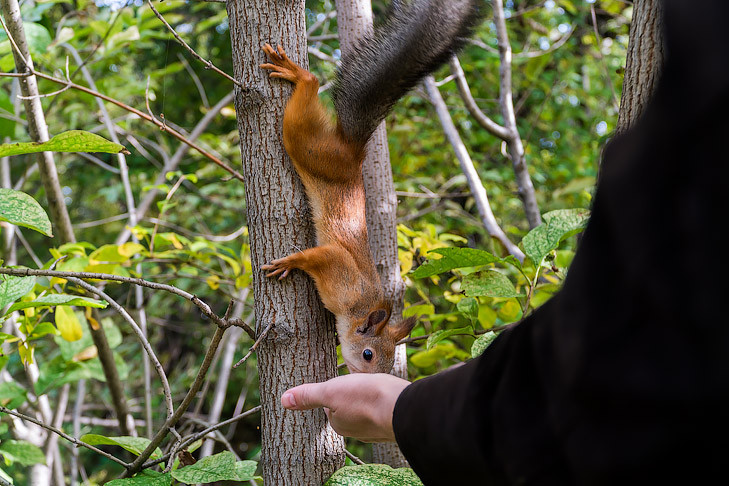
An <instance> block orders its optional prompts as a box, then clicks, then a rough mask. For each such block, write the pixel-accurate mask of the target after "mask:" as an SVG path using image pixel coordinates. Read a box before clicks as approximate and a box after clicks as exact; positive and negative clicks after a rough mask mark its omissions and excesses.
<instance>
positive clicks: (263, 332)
mask: <svg viewBox="0 0 729 486" xmlns="http://www.w3.org/2000/svg"><path fill="white" fill-rule="evenodd" d="M271 328H273V321H272V322H270V323H269V324H268V325H267V326H266V328H265V329H264V330H263V331H262V332H261V335H260V336H258V339H256V342H255V343H253V346H251V349H249V350H248V352H247V353H246V355H245V356H243V357H242V358H241V359H240V361H238V362H237V363H236V364H234V365H233V368H237V367H238V366H240V365H242V364H243V363H245V362H246V361H247V360H248V358H250V357H251V354H252V353H253V351H255V350H256V348H257V347H258V345H259V344H261V341H263V338H265V337H266V334H268V331H270V330H271Z"/></svg>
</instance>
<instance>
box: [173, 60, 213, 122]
mask: <svg viewBox="0 0 729 486" xmlns="http://www.w3.org/2000/svg"><path fill="white" fill-rule="evenodd" d="M177 59H179V60H180V62H181V63H182V66H183V67H184V68H185V71H187V74H189V75H190V77H191V78H192V82H193V83H195V87H196V88H197V92H198V93H200V99H201V100H202V104H203V106H204V107H205V109H206V110H209V109H210V103H209V102H208V95H207V94H206V93H205V86H203V84H202V81H200V77H199V76H198V75H197V73H196V72H195V70H194V69H192V66H190V63H189V62H187V59H185V56H183V55H182V54H180V53H179V52H178V53H177Z"/></svg>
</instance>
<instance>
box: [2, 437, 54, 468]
mask: <svg viewBox="0 0 729 486" xmlns="http://www.w3.org/2000/svg"><path fill="white" fill-rule="evenodd" d="M0 454H2V455H3V457H5V460H7V461H10V462H17V463H18V464H22V465H23V466H32V465H33V464H45V463H46V455H45V454H44V453H43V451H42V450H41V448H40V447H38V446H35V445H33V444H31V443H30V442H26V441H24V440H4V441H3V442H2V444H0Z"/></svg>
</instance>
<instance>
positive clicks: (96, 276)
mask: <svg viewBox="0 0 729 486" xmlns="http://www.w3.org/2000/svg"><path fill="white" fill-rule="evenodd" d="M0 274H5V275H14V276H16V277H28V276H31V275H33V276H41V277H60V278H77V279H92V280H111V281H114V282H124V283H130V284H134V285H139V286H141V287H147V288H150V289H154V290H164V291H165V292H169V293H171V294H175V295H178V296H180V297H183V298H185V299H187V300H189V301H191V302H192V303H193V304H195V305H196V306H197V307H198V308H199V309H200V310H201V311H202V313H203V314H204V315H205V316H206V317H208V318H210V319H211V320H213V321H214V322H215V323H216V324H218V327H228V326H231V325H236V324H235V323H228V322H225V321H223V319H221V318H220V317H218V315H217V314H215V313H214V312H213V311H212V309H211V308H210V306H209V305H208V304H206V303H205V302H203V301H202V300H200V299H199V298H198V297H196V296H195V295H193V294H191V293H189V292H186V291H184V290H182V289H178V288H177V287H174V286H172V285H168V284H162V283H158V282H150V281H149V280H143V279H141V278H133V277H123V276H120V275H112V274H110V273H94V272H62V271H58V270H39V269H33V268H0Z"/></svg>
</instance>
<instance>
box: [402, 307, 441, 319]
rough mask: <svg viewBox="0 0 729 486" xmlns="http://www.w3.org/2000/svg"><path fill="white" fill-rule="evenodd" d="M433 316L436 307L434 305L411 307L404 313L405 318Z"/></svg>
mask: <svg viewBox="0 0 729 486" xmlns="http://www.w3.org/2000/svg"><path fill="white" fill-rule="evenodd" d="M431 314H435V306H433V304H418V305H411V306H410V307H406V308H405V310H403V311H402V316H403V317H412V316H429V315H431Z"/></svg>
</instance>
